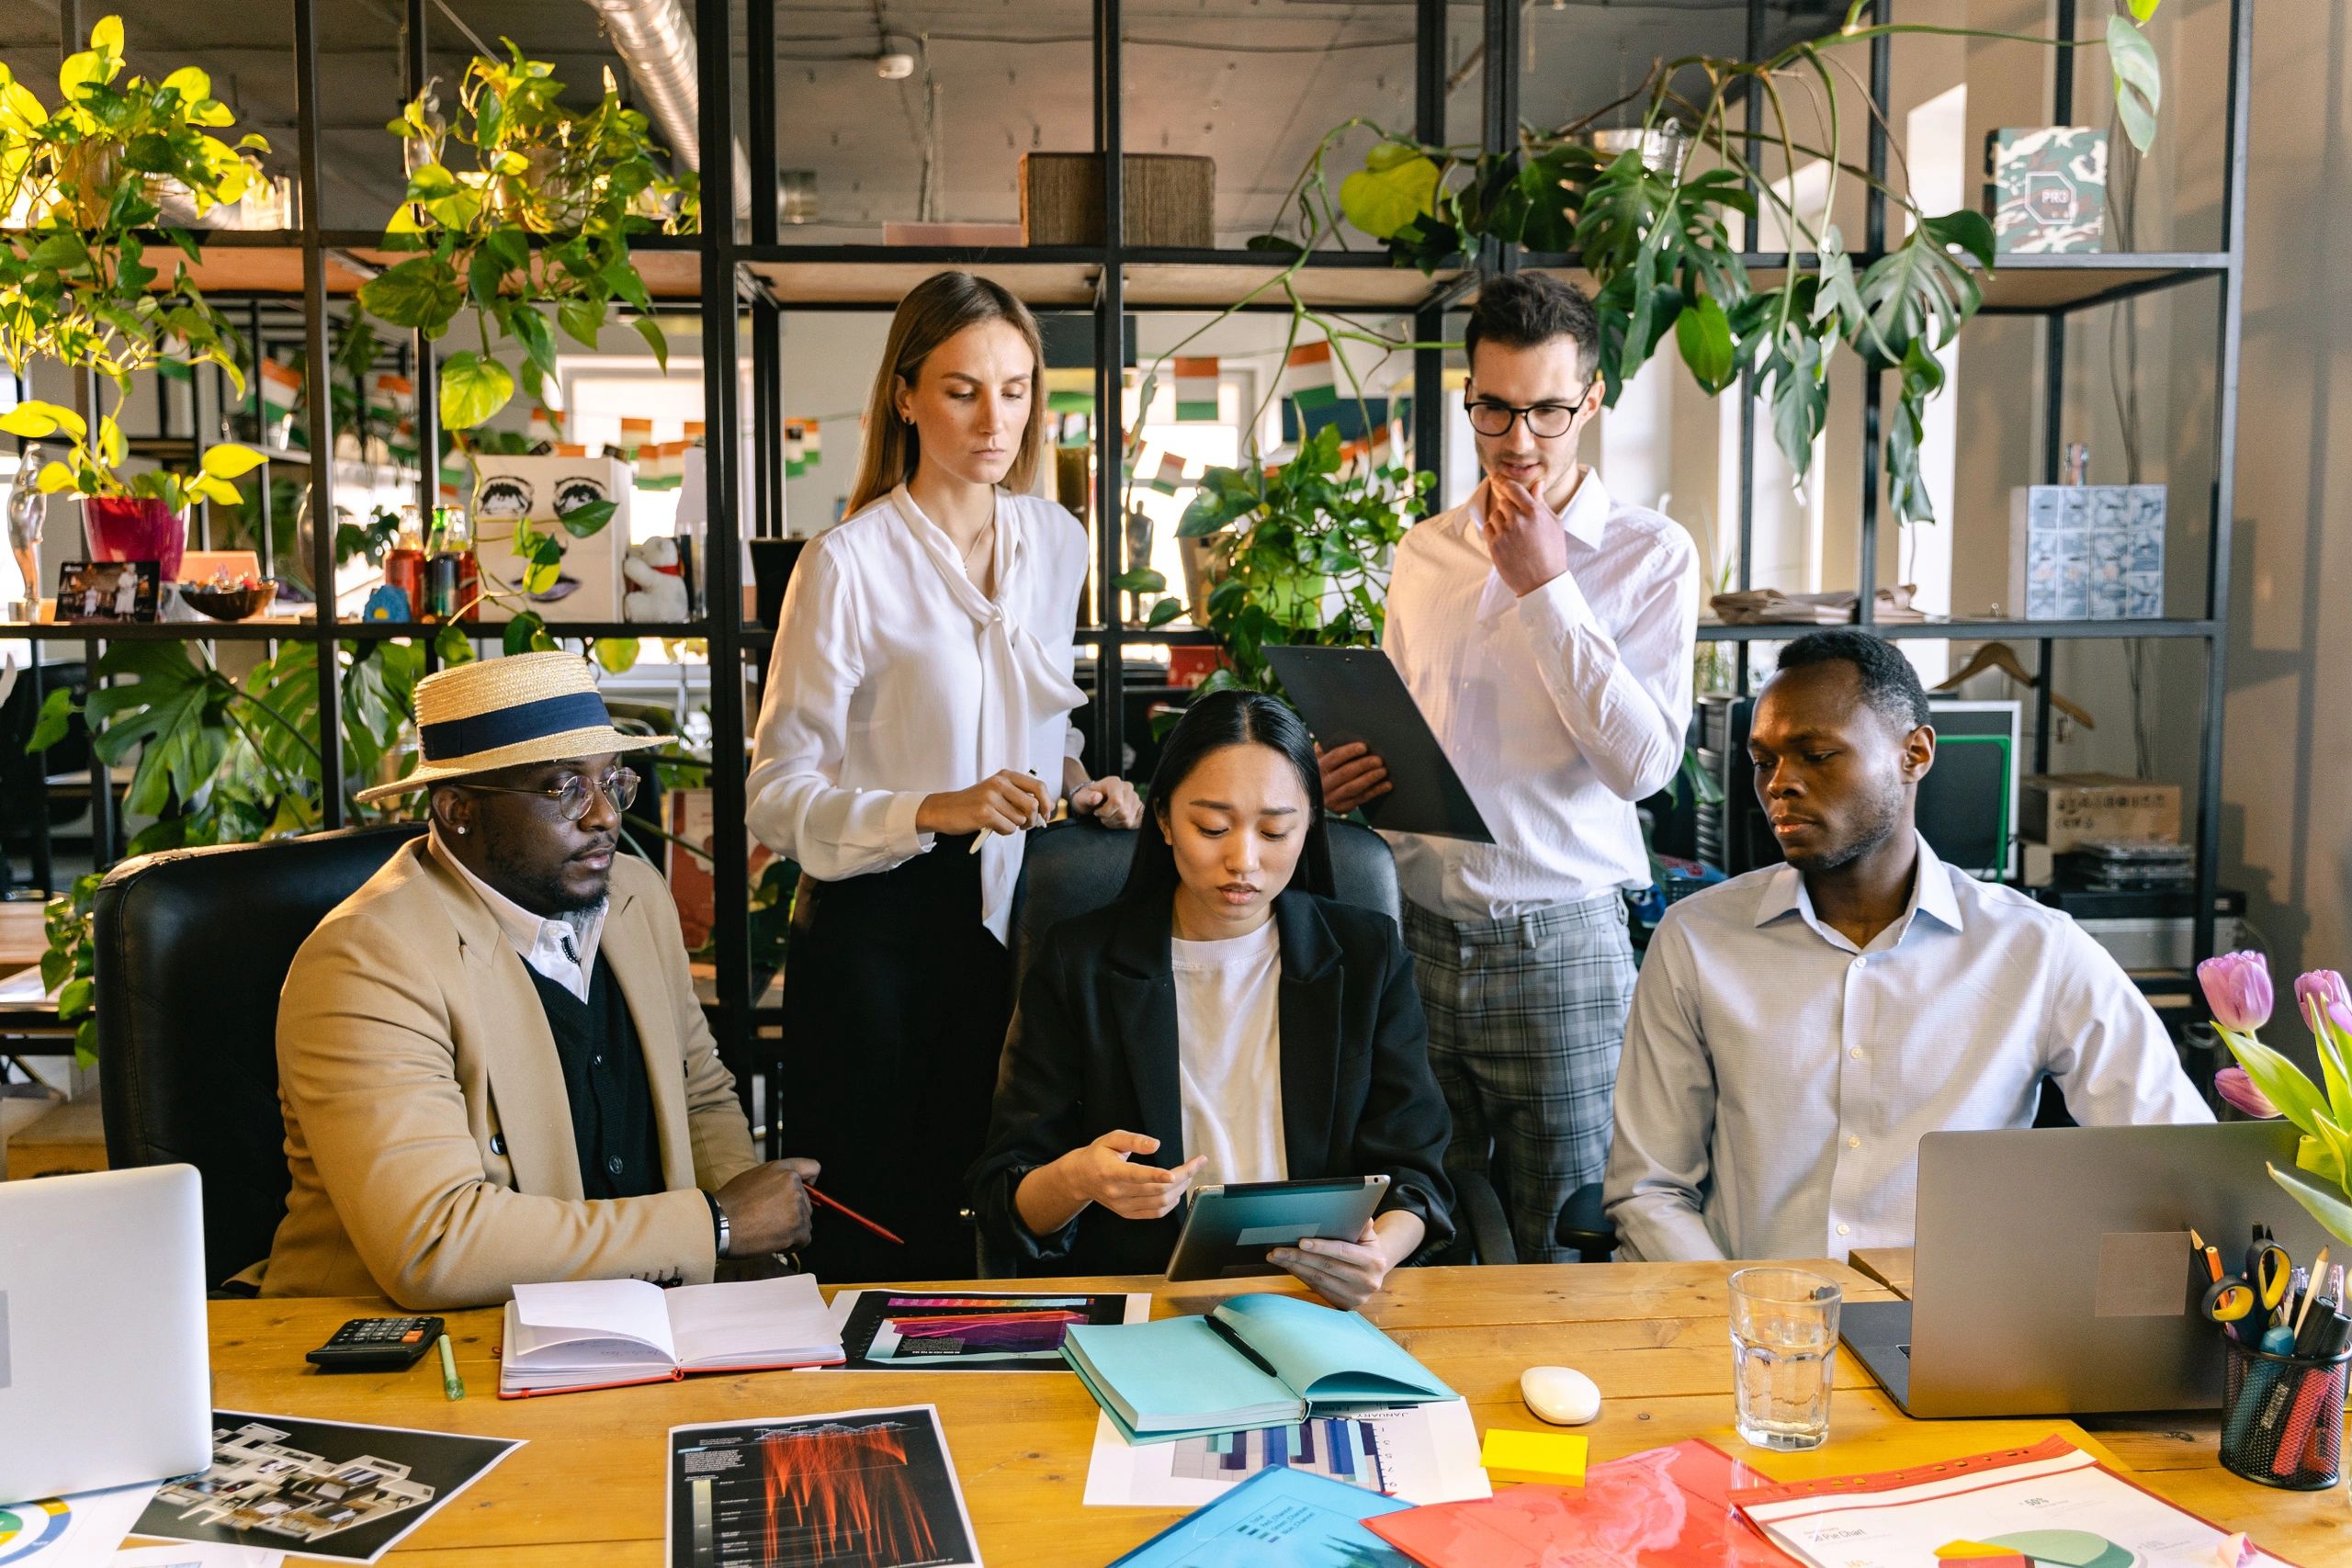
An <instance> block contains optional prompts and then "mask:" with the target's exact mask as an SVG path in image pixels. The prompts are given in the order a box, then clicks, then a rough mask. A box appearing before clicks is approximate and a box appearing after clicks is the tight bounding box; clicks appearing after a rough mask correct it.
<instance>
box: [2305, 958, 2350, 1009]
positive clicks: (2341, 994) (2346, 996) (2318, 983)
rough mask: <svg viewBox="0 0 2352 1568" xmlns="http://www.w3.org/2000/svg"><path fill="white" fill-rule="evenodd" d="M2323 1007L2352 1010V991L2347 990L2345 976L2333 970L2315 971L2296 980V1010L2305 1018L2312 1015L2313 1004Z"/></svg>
mask: <svg viewBox="0 0 2352 1568" xmlns="http://www.w3.org/2000/svg"><path fill="white" fill-rule="evenodd" d="M2313 1001H2317V1002H2318V1003H2319V1005H2320V1006H2321V1007H2330V1006H2337V1007H2347V1008H2352V990H2347V989H2346V987H2345V984H2344V976H2341V975H2339V974H2337V973H2336V972H2335V970H2333V969H2314V970H2312V972H2311V973H2310V974H2308V975H2300V976H2296V978H2295V1010H2296V1012H2298V1013H2299V1014H2301V1016H2302V1017H2304V1018H2309V1017H2311V1015H2312V1002H2313Z"/></svg>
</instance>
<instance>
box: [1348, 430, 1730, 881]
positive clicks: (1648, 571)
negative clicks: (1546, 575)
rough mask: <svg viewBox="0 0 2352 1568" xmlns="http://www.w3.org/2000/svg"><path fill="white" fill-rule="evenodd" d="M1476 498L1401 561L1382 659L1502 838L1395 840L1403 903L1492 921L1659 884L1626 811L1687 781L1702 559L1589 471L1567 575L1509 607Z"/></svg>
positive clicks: (1572, 510)
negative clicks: (1676, 780)
mask: <svg viewBox="0 0 2352 1568" xmlns="http://www.w3.org/2000/svg"><path fill="white" fill-rule="evenodd" d="M1485 501H1486V487H1485V486H1483V485H1482V486H1480V487H1479V489H1478V491H1476V493H1474V494H1473V495H1472V496H1471V498H1470V500H1469V501H1468V502H1466V503H1464V505H1462V506H1458V507H1456V508H1454V509H1453V511H1451V512H1445V513H1439V514H1438V515H1437V516H1435V517H1432V518H1430V519H1429V520H1428V521H1426V522H1424V523H1421V524H1419V525H1417V526H1415V527H1414V528H1412V529H1411V530H1410V531H1409V532H1408V533H1407V534H1406V536H1405V541H1404V543H1403V544H1402V545H1400V546H1399V547H1397V565H1396V570H1395V573H1394V575H1393V577H1392V579H1391V581H1390V584H1389V590H1388V621H1387V629H1386V631H1385V634H1384V636H1383V637H1382V646H1383V647H1384V648H1385V649H1387V651H1388V656H1389V657H1390V658H1391V659H1393V660H1396V662H1397V670H1398V671H1399V672H1400V673H1402V675H1403V676H1404V678H1405V684H1406V687H1407V688H1408V690H1410V691H1411V693H1412V694H1413V700H1414V702H1415V703H1417V704H1419V706H1420V709H1421V712H1422V714H1423V715H1425V716H1427V717H1428V719H1429V722H1430V729H1431V730H1432V731H1433V732H1434V733H1435V734H1436V736H1437V739H1438V744H1439V745H1440V746H1442V747H1443V748H1444V750H1445V754H1446V757H1447V760H1448V761H1452V762H1453V768H1454V771H1455V772H1456V773H1459V774H1460V775H1461V776H1462V782H1463V784H1464V787H1466V788H1467V789H1468V790H1469V792H1470V797H1471V798H1472V799H1473V800H1475V801H1476V802H1477V805H1478V810H1479V813H1480V815H1482V816H1483V817H1485V818H1486V819H1487V827H1488V828H1489V829H1492V830H1493V832H1494V835H1495V841H1494V842H1493V843H1492V844H1474V843H1469V842H1466V841H1464V840H1459V839H1440V838H1430V837H1425V836H1423V835H1420V834H1416V833H1391V834H1389V835H1388V836H1387V837H1388V841H1389V844H1390V846H1391V847H1392V848H1393V849H1395V851H1396V852H1397V881H1398V883H1399V884H1400V885H1401V886H1402V888H1403V890H1404V894H1405V897H1408V898H1410V899H1411V900H1412V901H1413V902H1414V903H1416V904H1418V905H1419V906H1420V907H1421V908H1425V909H1429V910H1431V911H1433V912H1435V913H1438V914H1442V915H1446V916H1449V917H1451V918H1453V919H1464V920H1476V919H1507V918H1509V917H1510V916H1514V915H1520V914H1524V913H1526V912H1528V911H1530V910H1532V909H1540V908H1547V907H1549V906H1552V905H1555V904H1566V903H1573V902H1575V901H1577V900H1578V899H1581V898H1589V897H1592V896H1594V895H1596V894H1600V893H1606V892H1608V891H1610V890H1611V889H1612V888H1616V887H1623V886H1645V885H1646V884H1647V883H1648V882H1649V880H1650V872H1649V856H1648V853H1647V852H1646V851H1645V849H1644V847H1643V844H1642V831H1641V824H1640V822H1639V821H1638V820H1637V819H1636V818H1635V817H1634V802H1635V801H1637V800H1640V799H1642V798H1644V797H1645V796H1646V795H1655V794H1656V793H1657V791H1659V790H1660V789H1663V788H1664V787H1665V786H1666V785H1667V784H1668V782H1669V781H1671V780H1672V779H1673V777H1674V775H1675V773H1676V771H1677V770H1678V769H1679V768H1680V767H1681V765H1682V750H1683V743H1684V739H1685V732H1686V731H1687V730H1688V729H1689V728H1690V724H1691V652H1692V648H1693V645H1694V644H1695V642H1696V641H1697V638H1698V625H1699V558H1698V552H1697V550H1696V549H1694V548H1693V547H1692V546H1691V537H1690V536H1689V535H1687V534H1685V533H1684V532H1683V531H1682V529H1681V527H1680V525H1678V524H1676V523H1675V522H1674V521H1673V520H1672V519H1671V518H1669V517H1667V516H1666V515H1664V514H1663V513H1657V512H1653V511H1651V510H1649V509H1648V508H1646V507H1640V506H1621V505H1619V504H1618V503H1617V502H1614V501H1613V500H1611V498H1610V495H1609V491H1608V490H1607V489H1606V488H1605V487H1604V486H1603V485H1602V484H1601V482H1600V476H1599V475H1597V474H1595V473H1593V472H1591V471H1590V470H1589V469H1588V470H1586V472H1585V474H1584V476H1583V479H1581V481H1580V482H1579V483H1578V484H1577V488H1576V491H1575V493H1574V494H1573V495H1571V496H1570V497H1569V498H1568V504H1567V510H1566V513H1564V514H1563V515H1562V516H1561V519H1560V522H1561V525H1562V526H1563V527H1564V528H1566V532H1567V536H1568V567H1567V570H1566V571H1564V572H1562V573H1561V574H1560V575H1559V576H1557V577H1555V578H1554V579H1553V580H1552V581H1549V582H1547V583H1545V584H1544V585H1543V586H1542V587H1541V588H1538V589H1536V590H1535V591H1534V592H1532V593H1529V594H1528V595H1527V596H1526V597H1525V598H1520V597H1518V596H1517V595H1515V594H1513V593H1512V592H1511V591H1510V588H1509V587H1508V586H1506V585H1505V584H1504V582H1503V581H1502V577H1501V575H1500V574H1499V573H1498V572H1497V571H1496V570H1495V568H1494V563H1493V561H1492V560H1491V559H1490V558H1488V557H1487V546H1486V538H1485V536H1484V534H1483V533H1482V532H1481V531H1480V528H1479V520H1480V516H1481V513H1482V510H1483V507H1484V504H1485Z"/></svg>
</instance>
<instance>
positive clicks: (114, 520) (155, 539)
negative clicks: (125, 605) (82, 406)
mask: <svg viewBox="0 0 2352 1568" xmlns="http://www.w3.org/2000/svg"><path fill="white" fill-rule="evenodd" d="M0 433H6V434H10V435H20V436H25V437H28V438H30V439H35V440H46V439H53V438H58V437H64V438H67V439H68V440H69V442H70V445H68V446H66V448H65V456H64V457H62V458H57V457H52V458H51V459H50V460H49V461H47V462H46V463H44V464H42V465H41V468H40V473H39V474H38V475H36V476H35V478H34V483H35V485H36V486H37V487H38V488H39V489H40V492H41V493H42V494H44V495H55V494H57V493H58V492H59V491H68V490H70V491H75V492H77V493H78V494H79V495H80V496H81V497H82V515H83V522H84V525H85V527H86V528H87V530H88V532H89V536H90V550H91V553H92V554H93V555H94V556H96V558H98V559H99V560H152V561H155V562H158V563H160V564H159V567H158V570H159V572H160V574H161V576H162V578H163V580H164V581H166V582H171V581H176V580H177V576H178V572H179V569H180V556H181V554H182V552H183V551H184V549H185V548H186V547H187V525H186V524H185V523H184V522H183V521H182V519H183V517H184V515H185V514H186V513H187V509H188V507H189V506H190V505H192V504H194V503H195V502H197V501H198V499H203V500H208V501H214V502H220V503H221V504H223V505H227V506H235V505H237V504H239V503H240V497H239V495H238V493H237V487H236V486H235V485H234V484H232V482H231V481H232V480H233V479H237V478H239V477H240V476H241V475H244V474H248V473H251V472H252V471H253V470H254V469H255V468H259V467H261V465H262V464H263V463H264V462H265V461H266V458H264V457H262V455H261V454H260V453H258V452H256V451H254V449H253V448H252V447H250V446H240V445H238V444H237V443H236V442H233V441H224V442H221V443H220V444H218V445H216V446H209V447H207V448H206V449H205V453H204V459H203V463H202V466H201V468H200V469H199V471H198V472H197V473H194V474H182V473H177V472H175V471H173V470H172V469H169V468H154V469H150V470H148V471H146V472H144V473H139V474H133V475H131V476H130V478H129V479H125V478H123V477H122V475H121V474H120V473H119V471H118V470H119V465H120V464H121V462H122V460H123V457H124V450H125V443H124V441H123V435H122V426H121V425H120V424H119V423H116V421H115V418H114V416H113V415H111V414H100V415H99V416H98V429H97V435H96V439H95V440H94V439H92V437H91V434H90V427H89V423H88V422H87V421H85V420H84V419H83V418H82V416H81V415H80V414H78V413H75V412H74V411H73V410H72V409H69V408H65V407H62V406H61V405H59V404H57V403H47V402H41V401H40V400H37V399H28V400H25V401H24V402H21V403H18V404H17V406H16V407H15V408H13V409H10V410H9V411H8V412H6V413H5V414H0Z"/></svg>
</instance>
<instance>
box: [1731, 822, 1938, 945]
mask: <svg viewBox="0 0 2352 1568" xmlns="http://www.w3.org/2000/svg"><path fill="white" fill-rule="evenodd" d="M1911 836H1912V838H1913V839H1914V840H1917V844H1918V849H1919V862H1918V864H1917V867H1916V868H1915V869H1914V870H1913V872H1912V875H1911V901H1910V902H1909V903H1908V904H1907V905H1905V907H1904V910H1903V918H1902V919H1899V920H1897V921H1895V922H1894V925H1892V926H1890V927H1888V928H1887V930H1888V931H1891V932H1893V933H1894V935H1893V937H1892V939H1891V940H1889V941H1888V942H1887V944H1886V945H1888V946H1890V947H1892V946H1894V943H1896V942H1901V941H1902V940H1903V937H1904V933H1905V932H1906V931H1909V930H1910V929H1911V920H1912V917H1913V916H1915V915H1927V916H1929V917H1931V918H1932V919H1935V920H1937V921H1938V922H1939V923H1940V924H1942V925H1943V926H1944V927H1945V928H1946V929H1948V930H1951V931H1964V930H1966V929H1967V928H1966V924H1965V922H1964V921H1963V920H1962V919H1961V913H1960V899H1959V897H1957V896H1956V895H1954V894H1953V892H1952V890H1951V876H1952V874H1951V867H1950V866H1947V865H1946V864H1944V863H1943V861H1942V860H1941V859H1939V857H1938V856H1937V854H1936V852H1935V851H1934V850H1932V849H1930V848H1929V847H1928V839H1927V835H1926V834H1924V833H1921V832H1920V831H1919V830H1918V829H1916V828H1915V829H1912V833H1911ZM1791 914H1794V915H1797V916H1799V917H1800V918H1802V919H1804V923H1805V924H1806V925H1809V926H1811V927H1812V928H1813V929H1814V930H1815V931H1816V932H1818V933H1819V934H1820V935H1821V937H1822V938H1823V940H1825V941H1826V942H1830V943H1831V944H1832V945H1834V946H1839V947H1850V946H1852V945H1853V944H1852V943H1851V942H1848V941H1847V940H1846V939H1845V938H1844V937H1842V936H1839V935H1838V934H1837V933H1836V932H1835V931H1832V930H1831V929H1830V928H1828V927H1827V926H1825V925H1823V924H1822V923H1821V920H1820V919H1819V917H1817V916H1816V915H1815V913H1814V909H1813V896H1812V894H1810V893H1808V892H1807V891H1806V890H1805V886H1804V876H1803V875H1802V874H1800V873H1799V872H1798V870H1797V868H1796V867H1794V866H1792V865H1783V866H1781V868H1780V869H1779V870H1778V871H1776V872H1774V873H1773V874H1771V876H1770V878H1768V879H1767V880H1766V882H1765V884H1764V889H1763V891H1762V892H1761V893H1759V894H1758V895H1757V898H1756V923H1757V924H1758V925H1759V926H1765V925H1770V924H1771V923H1772V922H1773V921H1774V920H1777V919H1781V918H1782V917H1784V916H1787V915H1791ZM1872 945H1876V941H1875V939H1873V942H1872Z"/></svg>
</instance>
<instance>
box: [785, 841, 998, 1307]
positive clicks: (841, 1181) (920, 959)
mask: <svg viewBox="0 0 2352 1568" xmlns="http://www.w3.org/2000/svg"><path fill="white" fill-rule="evenodd" d="M971 842H972V841H971V839H970V838H969V837H968V836H965V837H958V838H947V837H944V836H943V837H941V838H939V839H938V840H935V841H934V843H933V846H932V849H931V852H929V853H928V854H921V855H917V856H916V857H915V858H914V859H912V860H910V861H908V862H906V863H904V864H901V865H899V866H895V867H893V868H892V869H890V870H888V871H885V872H876V873H874V874H870V875H865V876H853V877H849V878H846V879H844V880H842V881H840V882H819V881H817V880H816V879H815V878H813V877H809V876H803V877H802V878H801V879H800V888H799V892H798V894H797V897H796V900H795V902H794V905H793V910H792V943H791V947H790V950H789V953H788V956H787V957H786V964H785V983H784V1039H783V1053H782V1055H783V1057H784V1062H785V1073H784V1077H783V1081H782V1082H781V1083H779V1084H777V1085H776V1086H775V1089H774V1090H773V1094H774V1103H775V1114H776V1116H777V1119H778V1122H779V1123H780V1125H781V1126H782V1128H783V1131H784V1152H785V1153H786V1154H787V1155H805V1156H809V1158H812V1159H815V1160H817V1161H819V1162H820V1163H821V1164H822V1166H823V1167H824V1172H823V1174H822V1175H821V1176H820V1177H819V1178H818V1179H817V1185H818V1187H819V1188H820V1190H823V1191H824V1192H825V1193H826V1194H827V1195H828V1196H829V1197H833V1198H837V1199H839V1200H840V1201H842V1202H843V1203H846V1204H848V1205H849V1206H850V1207H851V1208H853V1209H854V1210H856V1211H857V1212H858V1213H861V1214H864V1215H865V1216H866V1217H868V1218H869V1219H872V1220H873V1221H875V1222H876V1224H881V1225H883V1226H885V1227H887V1228H888V1229H889V1230H892V1231H895V1232H897V1233H898V1234H899V1235H901V1236H903V1237H905V1238H906V1245H905V1246H904V1247H898V1246H893V1245H892V1244H891V1243H889V1242H888V1241H885V1240H883V1239H882V1238H881V1237H880V1236H877V1235H874V1234H873V1233H872V1232H871V1231H868V1230H866V1229H865V1227H864V1226H862V1225H860V1224H857V1223H856V1222H854V1221H853V1220H850V1219H848V1218H847V1217H845V1216H843V1215H842V1214H839V1213H834V1212H832V1211H831V1210H829V1209H826V1208H824V1207H822V1206H820V1207H819V1208H818V1210H817V1212H816V1218H815V1221H814V1230H815V1235H814V1238H813V1240H812V1241H811V1242H810V1244H809V1247H807V1248H806V1249H805V1250H804V1252H803V1253H802V1259H803V1261H804V1262H805V1263H806V1264H807V1266H808V1267H809V1269H810V1270H811V1271H813V1272H814V1273H815V1274H816V1275H817V1277H818V1278H819V1279H820V1280H824V1281H825V1282H826V1283H828V1284H834V1283H841V1284H849V1283H854V1282H857V1281H860V1280H939V1279H949V1280H956V1279H967V1278H969V1277H971V1275H972V1274H973V1273H974V1271H975V1269H974V1254H973V1240H972V1232H971V1229H970V1227H969V1226H968V1225H967V1224H966V1223H965V1222H964V1221H963V1219H962V1218H961V1217H960V1211H961V1210H962V1209H963V1208H964V1207H965V1204H966V1201H967V1198H966V1192H965V1186H964V1173H965V1171H966V1170H967V1168H969V1167H970V1166H971V1165H972V1163H973V1162H974V1161H975V1160H977V1159H978V1157H979V1155H980V1145H981V1142H982V1140H983V1139H984V1138H985V1137H986V1135H987V1133H988V1123H989V1106H990V1102H991V1100H992V1099H993V1097H994V1095H995V1092H996V1070H997V1058H998V1057H999V1056H1000V1055H1001V1054H1002V1052H1003V1049H1004V1032H1005V1026H1006V1024H1007V1023H1008V1022H1009V1021H1010V1020H1011V1018H1012V959H1011V956H1010V955H1009V954H1008V953H1006V952H1005V949H1004V945H1003V943H1001V942H998V941H997V940H996V938H995V937H993V936H991V935H990V934H989V930H988V928H987V927H986V926H984V925H982V924H981V923H980V863H979V859H978V856H976V855H973V854H972V853H970V852H969V851H970V849H971Z"/></svg>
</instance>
